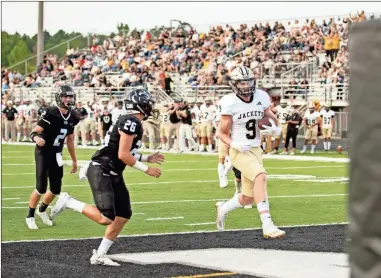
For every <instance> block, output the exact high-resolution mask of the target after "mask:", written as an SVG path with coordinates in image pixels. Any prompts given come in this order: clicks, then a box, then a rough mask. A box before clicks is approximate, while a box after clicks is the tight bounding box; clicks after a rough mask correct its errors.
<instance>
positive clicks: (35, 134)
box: [29, 131, 38, 142]
mask: <svg viewBox="0 0 381 278" xmlns="http://www.w3.org/2000/svg"><path fill="white" fill-rule="evenodd" d="M36 136H38V133H37V132H35V131H34V132H32V133H31V134H30V135H29V137H30V139H32V141H33V142H34V140H33V138H34V137H36Z"/></svg>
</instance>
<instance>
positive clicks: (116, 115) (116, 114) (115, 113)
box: [111, 108, 125, 124]
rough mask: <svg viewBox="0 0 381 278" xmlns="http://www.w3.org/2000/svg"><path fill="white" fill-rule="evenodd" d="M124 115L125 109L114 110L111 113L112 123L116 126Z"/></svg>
mask: <svg viewBox="0 0 381 278" xmlns="http://www.w3.org/2000/svg"><path fill="white" fill-rule="evenodd" d="M122 114H125V110H124V109H123V108H122V109H118V108H114V109H112V111H111V119H112V123H113V124H115V123H116V121H117V120H118V118H119V116H120V115H122Z"/></svg>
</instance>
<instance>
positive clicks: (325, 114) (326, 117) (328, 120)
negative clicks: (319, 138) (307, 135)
mask: <svg viewBox="0 0 381 278" xmlns="http://www.w3.org/2000/svg"><path fill="white" fill-rule="evenodd" d="M320 116H321V117H322V118H323V126H322V127H323V128H331V127H332V118H334V117H335V112H333V111H332V110H329V111H327V110H322V111H320Z"/></svg>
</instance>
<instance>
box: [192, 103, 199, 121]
mask: <svg viewBox="0 0 381 278" xmlns="http://www.w3.org/2000/svg"><path fill="white" fill-rule="evenodd" d="M191 113H193V114H194V119H193V120H192V122H194V123H199V122H200V108H198V107H197V105H195V107H193V109H192V110H191Z"/></svg>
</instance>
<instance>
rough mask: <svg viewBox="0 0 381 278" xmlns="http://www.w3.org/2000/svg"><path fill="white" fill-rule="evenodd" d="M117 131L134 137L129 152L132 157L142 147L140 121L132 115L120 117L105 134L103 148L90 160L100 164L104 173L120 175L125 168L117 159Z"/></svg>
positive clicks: (118, 137)
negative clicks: (109, 172)
mask: <svg viewBox="0 0 381 278" xmlns="http://www.w3.org/2000/svg"><path fill="white" fill-rule="evenodd" d="M119 131H120V132H124V133H126V134H128V135H134V136H135V137H134V140H133V141H132V145H131V149H130V150H129V151H130V152H131V154H132V155H135V154H136V152H137V150H138V149H139V148H140V146H141V145H142V136H143V128H142V124H141V121H140V120H139V119H138V118H136V117H135V116H134V115H121V116H119V118H118V120H117V121H116V123H115V125H113V126H112V127H111V128H110V130H109V131H108V132H107V135H106V137H105V146H103V147H102V148H101V149H99V150H98V151H97V152H96V153H95V154H94V155H93V157H92V158H91V160H92V161H94V162H98V163H100V164H101V165H102V167H103V169H105V170H106V171H112V172H115V173H117V174H121V173H122V172H123V170H124V169H125V168H126V164H124V162H123V161H121V160H120V159H119V157H118V151H119V140H120V134H119Z"/></svg>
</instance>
